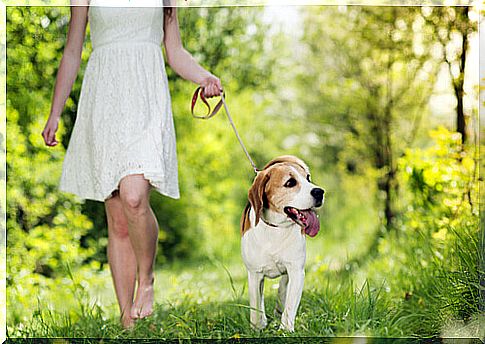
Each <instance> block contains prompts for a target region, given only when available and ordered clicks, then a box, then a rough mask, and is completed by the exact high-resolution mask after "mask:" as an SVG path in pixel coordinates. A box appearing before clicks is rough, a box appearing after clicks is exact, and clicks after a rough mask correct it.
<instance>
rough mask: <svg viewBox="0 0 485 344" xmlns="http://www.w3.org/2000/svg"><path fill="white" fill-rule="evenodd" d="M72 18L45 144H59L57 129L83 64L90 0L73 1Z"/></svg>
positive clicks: (45, 131) (45, 135)
mask: <svg viewBox="0 0 485 344" xmlns="http://www.w3.org/2000/svg"><path fill="white" fill-rule="evenodd" d="M71 5H75V6H71V19H70V21H69V29H68V33H67V42H66V46H65V48H64V52H63V55H62V59H61V63H60V66H59V70H58V71H57V77H56V83H55V86H54V95H53V97H52V105H51V111H50V115H49V118H48V120H47V123H46V125H45V128H44V130H43V131H42V136H43V137H44V141H45V144H46V145H48V146H55V145H57V143H58V142H57V141H56V137H55V134H56V131H57V127H58V122H59V119H60V117H61V113H62V110H63V108H64V105H65V103H66V100H67V97H68V96H69V94H70V93H71V90H72V85H73V84H74V81H75V80H76V76H77V72H78V70H79V66H80V64H81V53H82V47H83V42H84V36H85V34H86V25H87V14H88V8H89V7H88V6H87V5H88V0H77V1H76V0H74V1H71Z"/></svg>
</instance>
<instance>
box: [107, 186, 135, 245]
mask: <svg viewBox="0 0 485 344" xmlns="http://www.w3.org/2000/svg"><path fill="white" fill-rule="evenodd" d="M105 209H106V218H107V221H108V233H109V234H110V235H114V236H116V237H117V238H121V239H123V238H127V237H128V235H129V233H128V220H127V218H126V216H125V213H124V211H123V208H122V204H121V200H120V198H119V196H116V197H113V198H111V199H109V200H107V201H106V202H105Z"/></svg>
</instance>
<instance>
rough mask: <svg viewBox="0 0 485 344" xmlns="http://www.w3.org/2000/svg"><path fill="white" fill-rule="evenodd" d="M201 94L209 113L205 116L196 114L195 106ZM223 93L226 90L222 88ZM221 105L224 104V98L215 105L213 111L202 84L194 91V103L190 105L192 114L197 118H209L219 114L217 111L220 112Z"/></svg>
mask: <svg viewBox="0 0 485 344" xmlns="http://www.w3.org/2000/svg"><path fill="white" fill-rule="evenodd" d="M199 94H200V99H201V100H202V102H203V103H204V104H205V106H207V114H206V115H205V116H197V115H195V114H194V107H195V103H197V99H198V98H199ZM222 94H224V91H222V90H221V95H222ZM221 106H222V99H221V100H219V102H218V103H217V105H216V106H215V108H214V110H212V112H211V107H210V105H209V103H208V102H207V99H206V98H205V96H204V88H203V87H202V86H199V87H197V89H196V90H195V92H194V95H193V96H192V104H191V106H190V112H191V113H192V116H193V117H195V118H200V119H209V118H211V117H213V116H215V115H216V114H217V112H219V110H220V109H221Z"/></svg>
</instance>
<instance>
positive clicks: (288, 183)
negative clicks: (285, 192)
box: [285, 178, 296, 188]
mask: <svg viewBox="0 0 485 344" xmlns="http://www.w3.org/2000/svg"><path fill="white" fill-rule="evenodd" d="M295 185H296V179H295V178H290V179H288V180H287V181H286V183H285V187H287V188H292V187H293V186H295Z"/></svg>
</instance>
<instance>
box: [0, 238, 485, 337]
mask: <svg viewBox="0 0 485 344" xmlns="http://www.w3.org/2000/svg"><path fill="white" fill-rule="evenodd" d="M462 232H463V234H462V235H460V236H459V235H457V240H456V242H455V244H456V253H455V254H454V261H453V264H452V268H450V266H448V265H446V266H443V267H440V265H439V264H442V262H440V261H439V260H437V261H436V262H435V263H433V262H430V263H429V264H430V265H428V268H426V269H424V268H422V267H420V265H419V262H418V261H416V262H415V264H416V265H415V266H411V265H403V264H401V265H399V264H397V265H394V269H397V270H396V271H395V272H392V273H391V272H390V271H388V270H386V269H387V268H386V269H384V270H382V273H383V274H384V276H385V278H387V279H392V280H386V279H380V280H368V276H372V274H367V273H366V269H367V268H364V267H361V270H358V271H356V273H352V272H349V271H347V270H346V269H345V260H343V259H341V260H339V259H338V258H335V261H333V260H329V259H330V258H329V257H338V256H339V255H337V254H335V255H334V254H333V253H330V254H329V253H328V252H327V253H326V254H325V255H323V254H322V256H319V255H318V254H317V252H318V251H317V250H315V248H317V247H318V245H317V244H318V243H317V242H312V243H309V245H308V248H309V252H308V260H307V265H306V276H305V287H304V291H303V296H302V300H301V303H300V307H299V310H298V313H297V318H296V323H295V332H294V333H287V332H284V331H281V330H279V319H278V318H277V317H275V316H274V314H273V309H274V306H275V303H276V295H277V287H278V282H279V281H278V279H274V280H270V279H266V283H265V304H266V315H267V317H268V326H267V328H266V329H264V330H262V331H261V332H257V331H253V330H251V328H250V324H249V302H248V296H247V274H246V270H245V268H244V265H243V263H242V261H241V259H240V258H239V257H238V256H237V255H236V254H234V256H235V258H233V260H231V261H224V262H221V261H218V260H216V259H209V258H206V259H205V260H203V261H192V262H182V261H179V262H178V263H176V264H172V265H166V266H164V267H163V268H161V269H159V270H157V271H156V278H155V300H156V304H155V309H154V314H153V316H151V317H150V318H148V319H144V320H142V321H139V322H137V325H136V327H135V328H134V329H133V330H132V331H126V330H123V329H122V328H121V327H120V325H119V321H118V306H117V303H116V300H115V296H114V290H113V286H112V281H111V276H110V274H109V270H108V268H107V267H106V268H105V270H104V271H102V272H100V273H99V274H97V275H95V276H92V278H91V279H90V280H89V279H84V278H83V275H80V274H78V275H76V274H75V273H71V274H70V279H71V283H70V284H67V283H66V282H65V281H64V283H63V284H62V285H59V289H58V290H55V288H54V289H52V290H43V291H42V294H41V295H42V296H41V297H39V300H38V303H37V306H36V307H32V309H25V310H24V312H23V313H24V316H23V317H19V316H15V317H12V316H11V315H10V314H11V313H17V310H15V312H13V311H12V309H11V308H12V307H15V305H12V304H9V307H10V308H9V313H8V314H7V315H8V317H7V325H8V326H7V327H8V332H7V333H8V336H9V337H10V338H16V337H49V338H52V337H71V338H72V337H78V338H85V337H90V338H120V339H121V338H166V339H178V338H212V339H219V338H247V337H258V338H274V337H282V336H289V337H293V336H298V337H322V336H323V337H329V336H372V337H394V338H396V337H416V338H417V337H419V338H423V337H437V336H445V335H446V336H461V337H480V338H482V337H483V336H484V335H485V333H483V330H480V329H481V328H484V326H483V323H484V320H485V319H484V318H483V317H480V316H479V312H478V302H477V297H478V294H477V293H478V290H479V288H478V286H477V282H478V280H477V278H478V277H477V275H476V272H477V271H476V268H477V265H476V260H475V258H476V255H475V253H474V252H477V249H478V246H477V244H478V241H477V238H476V237H475V236H473V235H471V234H469V233H468V232H467V231H466V230H465V229H462ZM390 238H391V240H390V241H389V242H390V243H392V246H391V247H390V248H391V252H393V255H397V252H398V250H399V249H400V248H402V249H403V250H405V251H406V256H407V257H412V256H413V250H414V248H413V247H411V246H409V247H406V246H404V245H402V244H401V243H400V242H399V240H398V239H397V238H392V237H390ZM342 246H343V245H342ZM342 246H341V247H342ZM424 246H426V245H420V246H419V247H421V248H423V249H424ZM429 248H430V249H431V248H432V246H429ZM407 251H410V252H407ZM320 252H322V251H320ZM430 253H432V251H430ZM344 256H345V255H344V253H343V252H340V257H344ZM388 259H389V257H388V254H386V253H383V254H382V256H381V257H379V258H378V259H376V260H375V261H373V262H372V264H374V265H373V266H375V268H378V269H382V266H386V267H387V266H390V265H389V262H388ZM395 264H396V263H395ZM432 264H436V265H432ZM335 267H340V268H341V270H340V271H339V270H337V269H336V268H335ZM404 268H406V269H407V270H403V269H404ZM369 271H371V270H369ZM376 276H377V275H376ZM66 286H67V287H66ZM410 286H412V289H407V288H409V287H410ZM24 287H25V288H30V289H29V290H36V288H35V286H32V285H31V286H27V285H24ZM408 291H409V294H408V293H407V292H408ZM61 292H62V293H61ZM12 296H13V297H12V298H9V299H10V300H15V295H12ZM32 297H33V298H35V295H32ZM480 331H482V332H480Z"/></svg>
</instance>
